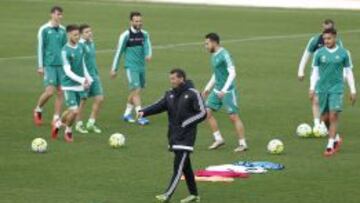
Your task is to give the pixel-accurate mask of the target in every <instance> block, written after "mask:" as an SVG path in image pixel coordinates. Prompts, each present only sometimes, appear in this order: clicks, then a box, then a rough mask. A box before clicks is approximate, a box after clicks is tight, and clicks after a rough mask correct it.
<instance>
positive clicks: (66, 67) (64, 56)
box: [61, 50, 85, 84]
mask: <svg viewBox="0 0 360 203" xmlns="http://www.w3.org/2000/svg"><path fill="white" fill-rule="evenodd" d="M61 56H62V59H63V66H64V72H65V75H66V76H68V77H69V78H71V79H72V80H74V81H76V82H78V83H80V84H84V82H85V78H84V77H80V76H78V75H76V74H75V73H74V72H73V71H72V70H71V65H70V63H69V60H68V57H67V54H66V51H65V50H63V51H62V52H61Z"/></svg>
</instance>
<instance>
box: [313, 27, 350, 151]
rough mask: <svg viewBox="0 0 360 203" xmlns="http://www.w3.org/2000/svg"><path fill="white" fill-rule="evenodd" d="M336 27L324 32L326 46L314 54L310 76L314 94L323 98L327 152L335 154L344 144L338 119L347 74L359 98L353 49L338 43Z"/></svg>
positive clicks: (321, 111)
mask: <svg viewBox="0 0 360 203" xmlns="http://www.w3.org/2000/svg"><path fill="white" fill-rule="evenodd" d="M336 34H337V33H336V30H335V29H334V28H331V29H327V30H325V31H324V32H323V35H322V37H323V40H324V45H325V47H323V48H320V49H319V50H317V51H316V52H315V54H314V58H313V64H312V66H313V71H312V75H311V80H310V93H309V94H310V95H311V97H314V96H315V94H316V95H317V97H318V100H319V108H320V114H321V120H322V121H324V122H325V123H326V124H327V126H328V128H329V141H328V144H327V146H326V150H325V152H324V155H325V156H331V155H333V154H334V153H335V152H337V151H338V149H339V148H340V144H341V142H342V140H341V138H340V136H339V134H338V127H337V126H338V119H339V114H340V112H341V111H342V108H343V96H344V75H345V77H346V79H347V81H348V84H349V87H350V93H351V96H350V100H351V102H352V104H354V103H355V101H356V88H355V81H354V75H353V72H352V68H353V65H352V61H351V56H350V52H349V51H347V50H346V49H344V48H343V47H340V46H339V45H337V44H336Z"/></svg>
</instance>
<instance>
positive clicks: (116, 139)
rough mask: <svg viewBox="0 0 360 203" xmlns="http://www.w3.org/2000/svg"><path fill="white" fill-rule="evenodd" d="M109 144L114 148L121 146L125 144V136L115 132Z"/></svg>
mask: <svg viewBox="0 0 360 203" xmlns="http://www.w3.org/2000/svg"><path fill="white" fill-rule="evenodd" d="M109 145H110V146H111V147H112V148H119V147H122V146H124V145H125V137H124V135H123V134H121V133H114V134H112V135H111V136H110V138H109Z"/></svg>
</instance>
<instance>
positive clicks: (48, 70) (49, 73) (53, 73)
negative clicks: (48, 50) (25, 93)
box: [44, 66, 64, 87]
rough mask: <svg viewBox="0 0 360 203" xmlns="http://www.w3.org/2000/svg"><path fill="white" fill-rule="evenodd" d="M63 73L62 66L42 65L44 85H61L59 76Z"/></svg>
mask: <svg viewBox="0 0 360 203" xmlns="http://www.w3.org/2000/svg"><path fill="white" fill-rule="evenodd" d="M63 75H64V70H63V67H62V66H45V67H44V85H45V87H47V86H50V85H51V86H54V87H59V86H60V85H61V78H62V77H63Z"/></svg>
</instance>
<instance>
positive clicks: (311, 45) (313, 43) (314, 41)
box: [306, 37, 318, 54]
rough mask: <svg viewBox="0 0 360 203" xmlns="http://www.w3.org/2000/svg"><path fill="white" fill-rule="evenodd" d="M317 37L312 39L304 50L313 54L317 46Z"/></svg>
mask: <svg viewBox="0 0 360 203" xmlns="http://www.w3.org/2000/svg"><path fill="white" fill-rule="evenodd" d="M317 41H318V37H312V38H311V39H310V40H309V42H308V44H307V45H306V50H307V51H308V52H309V53H311V54H313V53H314V52H315V51H316V45H317Z"/></svg>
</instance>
